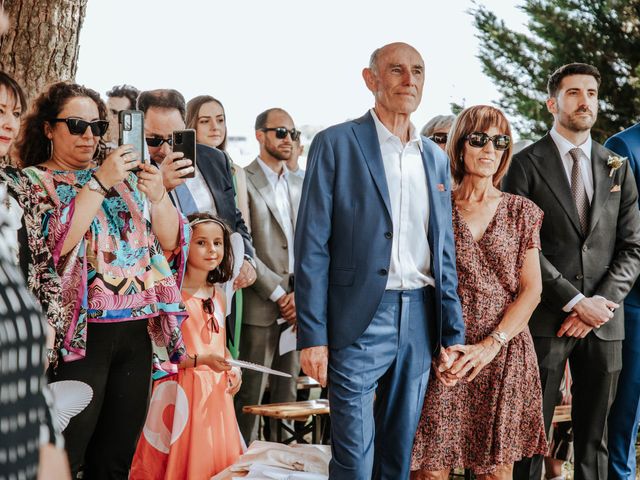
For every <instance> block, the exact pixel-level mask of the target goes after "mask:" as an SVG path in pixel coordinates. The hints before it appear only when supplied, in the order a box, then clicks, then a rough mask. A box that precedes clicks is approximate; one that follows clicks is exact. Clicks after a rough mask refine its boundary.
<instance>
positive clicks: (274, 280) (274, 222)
mask: <svg viewBox="0 0 640 480" xmlns="http://www.w3.org/2000/svg"><path fill="white" fill-rule="evenodd" d="M244 170H245V172H246V174H247V193H248V200H249V202H248V203H249V212H250V218H251V235H252V237H253V247H254V249H255V261H256V265H257V267H258V278H257V280H256V282H255V283H254V284H253V285H252V286H251V287H249V288H247V289H245V290H244V302H243V308H244V315H243V320H242V322H243V323H246V324H248V325H257V326H268V325H271V324H273V323H274V322H275V321H276V319H277V318H278V317H279V316H280V310H279V308H278V305H276V304H275V303H274V302H272V301H271V300H269V296H270V295H271V293H273V291H274V290H275V288H276V287H277V286H278V285H280V286H281V287H282V288H283V289H284V290H285V291H286V292H288V291H289V277H290V276H291V275H292V274H293V272H291V271H289V256H288V255H289V253H288V252H289V248H293V245H289V244H288V242H287V237H286V236H285V234H284V230H283V227H282V221H283V220H282V218H281V217H280V214H279V212H278V207H277V205H276V198H275V193H274V191H273V188H272V187H271V184H270V183H269V180H267V177H266V175H265V174H264V172H263V171H262V168H260V165H259V164H258V161H257V160H254V161H253V162H251V163H250V164H249V165H247V166H246V167H245V169H244ZM302 182H303V180H302V179H301V178H299V177H298V176H296V175H289V177H288V184H289V195H290V196H291V208H292V210H293V212H292V216H293V218H292V220H293V223H294V229H295V221H296V217H297V216H298V206H299V205H300V195H301V193H302Z"/></svg>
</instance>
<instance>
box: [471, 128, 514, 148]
mask: <svg viewBox="0 0 640 480" xmlns="http://www.w3.org/2000/svg"><path fill="white" fill-rule="evenodd" d="M464 138H465V140H466V141H467V142H469V145H471V146H472V147H476V148H482V147H484V146H485V145H486V144H487V143H488V142H489V141H491V143H493V146H494V148H495V149H496V150H506V149H507V148H509V145H511V137H510V136H509V135H494V136H493V137H490V136H489V135H487V134H486V133H483V132H473V133H470V134H469V135H467V136H466V137H464Z"/></svg>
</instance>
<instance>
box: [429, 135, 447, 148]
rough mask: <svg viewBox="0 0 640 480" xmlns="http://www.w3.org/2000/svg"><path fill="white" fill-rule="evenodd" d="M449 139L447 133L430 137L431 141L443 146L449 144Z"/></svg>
mask: <svg viewBox="0 0 640 480" xmlns="http://www.w3.org/2000/svg"><path fill="white" fill-rule="evenodd" d="M448 137H449V135H448V134H446V133H434V134H433V135H431V136H430V137H429V139H431V140H433V141H434V142H436V143H438V144H440V145H443V144H445V143H447V138H448Z"/></svg>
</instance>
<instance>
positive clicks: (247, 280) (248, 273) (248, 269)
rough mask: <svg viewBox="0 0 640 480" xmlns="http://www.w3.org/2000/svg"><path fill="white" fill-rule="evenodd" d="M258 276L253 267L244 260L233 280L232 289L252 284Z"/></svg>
mask: <svg viewBox="0 0 640 480" xmlns="http://www.w3.org/2000/svg"><path fill="white" fill-rule="evenodd" d="M257 278H258V275H257V274H256V270H255V268H253V266H252V265H251V264H250V263H249V262H248V261H247V260H245V261H244V262H242V267H240V273H239V274H238V276H237V277H236V280H235V281H234V282H233V289H234V290H239V289H241V288H247V287H250V286H251V285H253V284H254V283H255V281H256V279H257Z"/></svg>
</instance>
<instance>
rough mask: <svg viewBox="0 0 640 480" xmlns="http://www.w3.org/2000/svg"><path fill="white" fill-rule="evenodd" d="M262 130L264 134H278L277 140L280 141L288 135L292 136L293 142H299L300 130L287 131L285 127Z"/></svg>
mask: <svg viewBox="0 0 640 480" xmlns="http://www.w3.org/2000/svg"><path fill="white" fill-rule="evenodd" d="M260 130H262V131H263V132H276V138H279V139H280V140H282V139H284V138H287V133H288V134H289V135H291V141H292V142H297V141H298V139H299V138H300V133H301V132H300V130H296V129H295V128H292V129H291V130H287V129H286V128H284V127H276V128H261V129H260Z"/></svg>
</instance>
